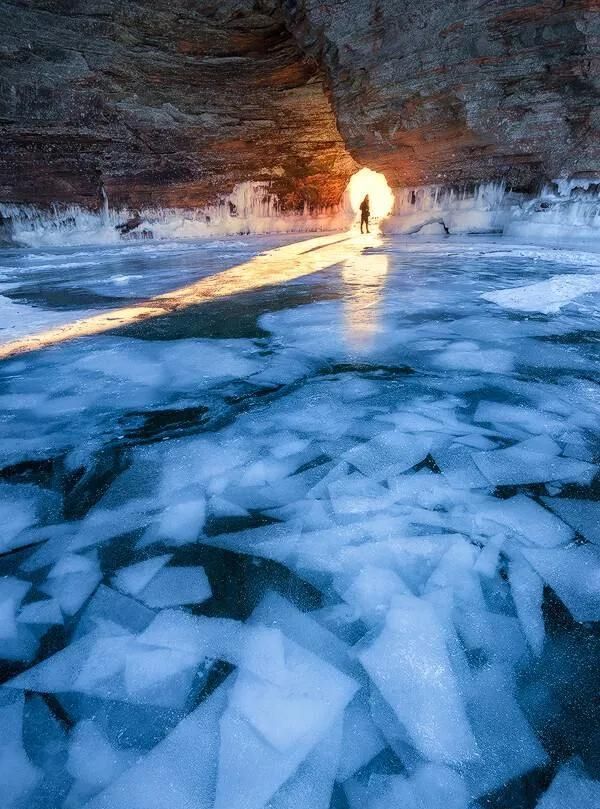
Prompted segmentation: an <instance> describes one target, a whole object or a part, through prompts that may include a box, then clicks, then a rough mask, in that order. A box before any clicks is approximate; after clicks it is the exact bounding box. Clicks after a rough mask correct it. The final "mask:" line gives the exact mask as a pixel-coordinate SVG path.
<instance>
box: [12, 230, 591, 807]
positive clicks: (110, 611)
mask: <svg viewBox="0 0 600 809" xmlns="http://www.w3.org/2000/svg"><path fill="white" fill-rule="evenodd" d="M262 244H263V243H262V242H261V245H262ZM390 244H391V247H390ZM390 244H387V243H383V244H382V245H379V246H378V247H375V246H372V247H370V248H369V256H370V261H369V262H367V265H368V267H369V268H371V269H372V268H376V267H378V266H379V262H381V266H380V269H382V272H381V274H380V276H378V277H380V280H381V279H385V286H382V288H381V289H378V290H375V292H376V297H375V298H373V294H374V287H375V286H376V284H375V275H373V277H371V276H370V275H369V277H368V279H367V280H368V283H365V284H363V283H362V280H361V272H360V270H361V267H362V265H361V263H360V261H361V259H360V257H359V258H357V259H356V262H355V265H356V266H355V270H356V272H354V271H353V273H352V275H351V277H350V276H349V274H348V272H346V271H344V272H338V271H337V270H335V269H331V270H326V271H323V272H321V273H319V277H318V278H317V277H316V276H315V277H312V276H310V275H308V276H306V277H297V278H296V279H295V280H294V281H293V282H290V283H289V284H284V285H282V287H281V288H278V289H277V290H273V289H269V290H267V291H266V292H265V291H263V292H264V295H263V293H261V296H262V297H261V296H259V297H258V298H255V297H254V296H253V295H248V296H243V301H242V302H237V301H236V302H233V303H232V302H231V301H230V302H229V303H228V305H230V304H231V305H234V303H235V306H236V307H238V308H236V309H235V312H236V314H235V316H232V315H231V314H230V313H228V309H227V306H225V305H224V304H223V306H221V304H219V303H218V302H212V303H210V304H206V307H207V308H206V312H207V317H206V318H203V317H202V316H200V314H199V311H200V310H199V308H198V309H197V308H196V307H193V309H190V310H181V311H174V312H169V313H168V314H165V315H164V317H160V318H156V319H155V320H149V321H146V322H145V324H144V328H143V330H142V332H140V330H139V329H140V327H139V324H132V325H131V327H130V328H131V331H130V330H129V327H128V328H127V329H123V330H120V331H119V332H116V331H115V332H114V333H112V334H110V335H108V334H107V335H103V336H101V335H98V336H96V337H93V336H92V337H89V338H86V339H83V340H76V341H72V342H69V343H64V344H57V345H55V346H54V347H53V348H52V349H51V350H48V351H37V352H32V353H30V354H23V355H22V356H19V357H14V358H10V359H8V360H6V362H4V363H3V364H2V365H1V366H0V383H1V388H2V394H1V396H0V406H2V408H3V409H4V410H5V412H6V414H7V417H6V418H2V419H0V450H2V458H3V460H2V465H1V467H0V472H1V473H2V483H1V484H0V518H1V529H0V660H1V667H2V687H1V688H0V719H1V720H2V721H1V723H0V725H1V727H2V733H0V737H1V738H0V795H1V797H0V804H1V805H2V809H4V807H5V806H6V809H84V808H85V809H344V807H346V806H347V807H348V809H398V808H399V807H402V809H483V807H485V806H488V805H490V806H492V805H493V806H494V807H497V809H534V807H535V809H558V807H560V809H592V807H593V809H596V807H597V806H598V805H600V802H599V801H600V799H599V797H598V784H599V783H600V778H599V776H600V772H599V771H598V767H597V760H596V759H597V756H595V752H594V749H593V748H594V744H595V741H597V740H596V737H595V736H594V733H595V731H594V728H595V727H596V725H597V721H598V712H597V706H596V703H595V702H594V699H593V697H592V696H591V694H593V693H595V689H596V683H595V679H594V678H595V672H596V668H597V665H596V660H595V658H596V657H597V649H598V621H599V620H600V607H599V604H600V555H599V549H598V544H599V542H600V533H599V530H600V529H599V520H600V510H599V508H600V506H599V498H598V477H597V475H598V466H597V462H598V442H597V427H598V423H599V415H600V386H598V384H597V382H596V380H595V377H594V373H595V369H596V365H597V358H596V356H595V354H594V347H595V343H594V339H595V338H594V334H595V332H594V329H595V325H593V316H594V305H593V301H594V300H595V299H594V298H593V295H594V292H593V289H592V286H593V285H590V284H589V283H588V282H586V285H585V290H586V294H585V295H583V294H581V295H580V294H579V291H581V290H582V288H583V287H582V286H581V285H580V284H579V281H578V279H579V278H580V276H585V278H590V277H591V276H592V274H593V273H597V270H598V266H600V265H599V264H598V261H597V259H595V258H594V257H590V256H588V257H587V258H586V257H585V256H584V254H582V253H573V254H571V253H567V252H562V253H560V254H559V253H557V252H556V251H550V250H541V251H535V250H533V248H525V247H514V246H510V245H508V244H507V243H506V242H504V243H502V244H498V243H488V242H483V241H481V242H480V241H479V240H477V241H471V242H466V243H460V244H458V243H456V242H453V241H452V240H451V239H449V240H447V241H445V242H444V243H443V244H441V243H436V242H432V243H429V244H427V243H420V244H419V245H418V244H417V243H415V242H413V241H411V240H408V241H406V242H403V243H402V244H400V243H396V242H392V243H390ZM265 245H266V246H268V245H267V242H265ZM259 248H260V245H258V244H257V245H248V244H246V243H239V244H237V243H235V244H234V243H231V244H228V247H227V250H228V251H231V257H230V258H227V259H226V258H225V257H224V252H223V251H224V247H223V245H221V246H220V247H218V246H217V247H208V246H205V247H204V248H203V250H204V252H202V253H201V254H199V253H198V252H197V250H198V248H197V247H192V246H191V245H187V246H186V248H185V250H184V249H183V248H179V249H175V247H173V246H171V247H169V246H168V245H164V252H161V251H157V249H156V247H153V246H144V247H143V248H142V246H138V247H135V249H134V247H132V248H131V250H132V252H131V254H129V253H127V252H119V251H116V249H115V252H114V254H113V253H111V252H110V251H107V252H106V253H104V252H103V253H102V256H103V257H104V259H103V260H105V262H106V267H109V268H110V267H112V270H110V271H109V272H105V266H104V265H103V264H97V263H95V262H96V261H97V255H98V254H97V253H96V252H94V250H92V249H85V248H83V247H82V248H79V249H78V253H77V254H74V255H70V254H69V255H66V256H64V255H62V254H59V253H58V252H56V251H55V252H53V253H52V254H48V255H47V254H42V253H30V252H24V253H23V255H22V256H20V257H14V258H11V259H10V260H11V261H13V262H14V264H10V265H8V264H7V260H5V259H4V258H2V257H0V269H1V270H2V272H3V273H6V276H7V279H8V281H9V282H10V284H11V285H12V284H17V285H18V284H19V283H21V281H22V276H24V275H26V274H27V273H30V272H33V273H36V276H35V277H40V278H41V277H42V276H44V274H45V273H50V274H51V273H52V272H54V271H53V270H52V267H54V263H58V264H57V266H58V270H57V272H58V271H59V270H60V272H64V270H65V265H64V264H61V263H60V262H61V261H62V262H66V263H68V262H67V258H69V256H70V258H71V260H72V262H73V264H74V265H75V267H77V268H80V269H81V272H79V271H78V275H77V284H78V285H82V286H83V287H84V288H85V289H86V290H87V291H88V292H89V293H90V295H91V294H92V293H93V295H94V296H96V298H97V297H99V298H101V297H102V295H103V294H106V293H103V292H102V290H103V289H104V290H110V294H111V295H117V296H118V294H120V295H123V296H126V297H127V298H128V299H129V300H131V299H132V298H139V297H143V296H146V295H151V294H155V293H156V290H157V289H158V288H159V286H160V288H161V289H162V288H164V289H172V288H174V287H176V286H177V285H179V284H180V283H181V280H180V275H178V273H182V274H186V276H189V277H190V278H196V277H197V276H198V274H199V273H201V272H204V271H205V266H204V259H206V260H207V261H209V264H210V268H209V269H210V271H211V272H212V271H213V270H219V269H222V268H223V266H224V264H225V263H226V262H228V261H231V263H235V262H236V261H237V260H238V259H240V260H241V258H242V257H243V256H245V255H250V254H251V253H252V252H253V250H254V251H258V250H259ZM123 249H125V248H123ZM127 249H129V248H127ZM260 249H262V248H260ZM79 252H81V255H79ZM228 255H229V254H228ZM61 256H62V257H61ZM150 257H151V258H152V262H153V263H152V267H153V272H152V273H146V272H142V270H141V269H140V265H142V266H143V267H145V266H146V262H147V261H149V259H150ZM199 258H201V259H202V260H201V261H200V260H199ZM371 259H372V260H373V261H372V263H371ZM81 262H90V263H88V264H84V265H81ZM115 262H116V264H117V265H118V270H117V269H116V268H115ZM129 262H132V263H133V264H134V265H135V266H131V267H129V268H127V265H128V264H129ZM210 262H212V263H210ZM5 265H6V266H5ZM121 265H124V266H121ZM200 265H201V266H202V269H201V270H199V269H198V267H199V266H200ZM367 265H366V266H367ZM13 266H14V267H16V268H17V269H16V270H11V269H10V267H13ZM83 266H84V267H86V268H87V269H86V270H85V272H84V271H83V269H82V267H83ZM61 267H62V269H60V268H61ZM174 267H176V268H177V269H176V270H175V269H174ZM344 267H345V270H347V267H346V265H344ZM353 267H354V264H353ZM44 268H45V269H44ZM338 269H339V268H338ZM383 269H385V272H383ZM126 270H127V272H126ZM134 270H135V271H134ZM467 270H468V271H467ZM207 272H208V270H207ZM336 273H337V274H336ZM364 275H365V277H366V272H365V273H364ZM113 276H115V277H118V278H119V279H121V280H119V281H118V282H117V281H115V280H114V277H113ZM553 276H557V277H562V276H569V277H571V276H572V282H573V283H570V284H568V285H566V286H565V285H564V284H562V286H561V289H560V290H559V289H558V287H557V286H556V285H548V282H549V281H550V280H551V279H552V277H553ZM124 278H127V279H130V280H128V281H127V282H125V281H124V280H123V279H124ZM178 279H179V280H178ZM55 280H57V282H58V280H60V282H61V284H62V286H61V289H63V290H64V293H65V295H66V296H68V294H69V291H70V289H71V286H70V284H71V282H70V281H67V280H65V278H62V277H61V278H60V279H55ZM40 283H41V284H42V285H43V283H44V282H43V281H40ZM382 283H383V282H382ZM538 284H545V286H538ZM364 286H366V287H367V288H368V289H366V290H364V289H363V287H364ZM532 287H535V288H534V289H532ZM77 288H78V289H79V286H78V287H77ZM527 288H528V289H527ZM119 290H120V292H119ZM561 290H562V291H561ZM565 290H567V291H569V290H570V291H569V300H566V298H565V299H564V300H563V298H560V295H562V294H563V292H565ZM578 290H579V291H578ZM574 292H577V295H576V296H574V295H571V293H574ZM280 293H281V296H282V297H281V300H280V298H279V297H278V296H279V294H280ZM367 293H368V294H367ZM482 293H483V294H484V295H485V297H484V298H482V297H481V295H482ZM504 293H506V294H504ZM508 293H510V294H508ZM551 293H552V294H551ZM555 293H556V294H555ZM559 293H560V295H559ZM53 294H54V293H53ZM78 294H79V293H78ZM363 294H364V295H365V296H366V297H362V295H363ZM550 294H551V297H548V298H547V299H546V298H545V297H543V296H546V295H548V296H550ZM565 294H566V293H565ZM377 296H379V297H377ZM519 296H520V297H519ZM540 296H541V297H540ZM534 297H537V298H540V300H537V308H536V312H537V314H535V313H534V310H533V309H532V308H529V307H530V306H531V305H532V301H533V298H534ZM96 298H94V299H96ZM559 298H560V300H559ZM274 301H275V303H274ZM490 301H494V302H495V303H501V302H502V305H490ZM515 301H516V303H518V304H519V306H515V305H513V306H512V307H509V304H511V303H512V304H514V303H515ZM280 304H281V307H280ZM107 305H109V304H107ZM211 307H214V309H213V308H211ZM32 308H33V307H32ZM507 308H511V311H507ZM40 311H41V313H42V314H43V313H44V311H45V310H44V309H43V307H40ZM528 312H531V314H528ZM46 314H47V317H48V322H50V321H51V320H52V318H51V315H52V313H51V312H48V313H46ZM54 314H55V313H54ZM41 316H42V315H41V314H40V317H41ZM369 318H371V320H369ZM357 319H358V320H359V321H360V322H359V323H358V324H357V322H356V321H357ZM364 319H366V321H368V322H363V320H364ZM141 336H143V337H147V338H148V339H140V337H141ZM596 735H597V734H596Z"/></svg>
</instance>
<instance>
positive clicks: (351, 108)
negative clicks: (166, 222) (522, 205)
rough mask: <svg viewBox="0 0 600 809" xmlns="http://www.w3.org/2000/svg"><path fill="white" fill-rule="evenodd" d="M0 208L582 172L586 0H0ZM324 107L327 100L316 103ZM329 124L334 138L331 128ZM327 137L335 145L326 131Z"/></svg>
mask: <svg viewBox="0 0 600 809" xmlns="http://www.w3.org/2000/svg"><path fill="white" fill-rule="evenodd" d="M0 14H1V15H2V20H3V24H2V27H1V29H0V138H1V141H2V149H1V150H0V200H1V201H4V202H10V201H14V202H33V203H37V204H42V205H44V204H49V203H52V202H76V203H80V204H84V205H89V206H95V205H97V204H98V200H99V194H98V189H99V185H100V183H101V182H104V185H105V187H106V191H107V193H108V196H109V200H110V203H111V205H121V204H127V205H129V206H130V207H135V206H142V205H150V206H156V205H163V206H177V207H188V206H202V205H204V204H205V203H207V202H209V201H215V200H216V199H218V198H219V197H220V196H222V195H225V194H227V193H228V192H229V191H231V190H232V188H233V186H234V185H235V184H236V183H238V182H242V181H244V180H265V179H268V180H272V181H273V190H274V191H275V192H276V193H278V195H279V197H280V199H281V201H282V205H283V206H284V207H285V208H286V209H288V210H289V209H300V208H302V207H303V206H305V205H306V204H308V205H309V206H314V207H318V206H322V205H329V204H332V203H335V202H337V201H338V199H339V197H340V194H341V192H342V190H343V188H344V186H345V184H346V181H347V179H348V177H349V175H350V174H351V173H352V172H353V171H354V170H355V168H356V164H355V162H354V161H355V160H356V161H357V162H358V163H360V164H362V165H368V166H370V167H371V168H373V169H376V170H380V171H384V172H385V173H386V176H387V178H388V180H389V181H390V183H391V184H392V185H393V186H395V187H399V186H406V185H410V186H412V185H422V184H431V183H433V184H441V185H447V184H454V183H470V182H478V181H482V180H488V179H505V180H506V181H507V182H508V183H509V184H511V185H512V186H514V187H516V188H518V189H521V190H528V189H532V188H533V187H534V186H535V185H536V184H537V183H538V182H540V181H541V180H544V179H550V178H554V177H558V176H567V175H576V176H577V175H579V176H581V175H589V174H597V173H599V172H600V146H599V143H600V138H599V137H598V127H599V119H600V104H599V103H598V101H599V98H600V92H599V81H600V80H599V70H600V68H599V42H600V33H599V32H600V23H599V20H598V17H599V13H598V3H597V0H541V1H540V0H538V1H537V2H536V0H529V1H528V0H517V1H515V0H491V1H490V2H486V3H482V2H480V0H460V1H459V0H446V2H443V3H440V2H439V0H419V2H415V0H360V2H359V0H329V1H328V2H325V1H324V0H256V2H254V0H220V2H217V1H216V0H150V1H149V2H145V3H142V2H133V0H30V1H27V0H16V2H5V0H0ZM330 99H331V103H330ZM338 130H339V131H338ZM340 133H341V135H340Z"/></svg>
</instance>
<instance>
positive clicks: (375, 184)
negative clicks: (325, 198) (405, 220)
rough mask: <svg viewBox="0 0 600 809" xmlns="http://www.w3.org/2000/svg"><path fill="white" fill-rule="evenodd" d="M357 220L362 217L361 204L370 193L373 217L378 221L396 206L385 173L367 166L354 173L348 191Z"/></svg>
mask: <svg viewBox="0 0 600 809" xmlns="http://www.w3.org/2000/svg"><path fill="white" fill-rule="evenodd" d="M346 193H347V195H348V201H349V204H350V208H351V209H352V211H353V213H354V215H355V220H356V221H358V220H359V219H360V204H361V202H362V200H363V199H364V198H365V195H366V194H368V195H369V204H370V210H371V219H372V221H373V222H374V223H377V222H379V221H381V220H382V219H384V218H385V217H386V216H388V215H389V214H390V213H391V212H392V209H393V207H394V193H393V191H392V189H391V188H390V186H389V185H388V181H387V180H386V178H385V175H384V174H382V173H381V172H379V171H373V170H372V169H369V168H367V167H366V166H365V167H363V168H361V169H359V170H358V171H357V172H356V174H353V175H352V177H351V178H350V181H349V183H348V188H347V191H346Z"/></svg>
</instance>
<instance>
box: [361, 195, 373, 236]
mask: <svg viewBox="0 0 600 809" xmlns="http://www.w3.org/2000/svg"><path fill="white" fill-rule="evenodd" d="M370 214H371V211H370V209H369V195H368V194H365V198H364V199H363V201H362V202H361V203H360V232H361V233H362V232H363V225H366V226H367V233H370V232H371V231H370V230H369V216H370Z"/></svg>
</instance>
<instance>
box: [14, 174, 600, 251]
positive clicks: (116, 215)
mask: <svg viewBox="0 0 600 809" xmlns="http://www.w3.org/2000/svg"><path fill="white" fill-rule="evenodd" d="M0 215H1V216H2V217H4V220H5V225H4V230H5V237H4V238H5V245H9V244H10V241H11V240H12V242H13V244H18V245H21V246H29V247H41V246H46V247H50V246H67V245H84V244H98V245H110V244H119V243H123V241H131V240H145V239H149V240H196V239H214V238H218V237H224V236H235V235H237V236H239V235H249V234H254V235H256V234H276V233H314V232H328V231H342V230H347V229H348V228H349V227H351V226H352V224H353V223H356V213H355V212H354V211H353V209H352V205H351V203H350V196H349V194H348V192H346V195H345V197H344V198H343V200H342V202H341V203H340V205H339V206H338V207H337V208H332V209H328V210H321V211H310V210H308V209H306V210H304V211H303V212H297V213H293V214H282V213H281V211H280V210H279V206H278V201H277V198H276V197H275V196H274V195H273V194H272V193H271V192H270V191H269V186H268V184H266V183H250V182H248V183H244V184H242V185H240V186H238V187H237V188H236V189H235V190H234V192H233V193H232V194H231V195H229V196H227V197H224V198H223V199H222V200H220V202H219V203H218V204H216V205H213V206H209V207H207V208H206V209H204V210H178V209H164V210H163V209H153V210H151V209H148V210H142V211H138V212H133V211H130V210H120V211H117V210H114V209H111V208H109V207H108V205H106V206H105V209H104V210H102V211H100V212H97V213H94V212H91V211H88V210H85V209H82V208H80V207H78V206H71V207H69V206H62V207H55V208H53V209H51V210H41V209H38V208H35V207H34V206H19V205H7V204H2V203H0ZM133 217H135V221H136V225H135V227H134V228H133V229H132V230H131V232H129V233H127V234H126V235H125V237H123V236H122V235H121V234H120V232H119V229H118V228H119V227H120V226H122V225H123V224H125V223H127V222H128V221H132V218H133ZM381 230H382V232H383V233H384V234H393V235H405V236H413V237H417V238H418V237H423V236H425V237H428V236H431V235H453V236H456V235H459V236H464V235H473V234H476V235H491V234H497V235H505V236H507V237H509V238H511V239H512V240H513V241H520V242H524V243H531V244H546V245H549V246H557V247H563V246H566V247H571V248H574V247H577V248H579V249H582V250H592V251H597V250H600V183H599V181H598V180H593V179H581V180H569V181H564V180H563V181H560V180H556V181H554V182H553V183H551V184H549V185H548V186H546V187H544V188H543V189H542V190H541V191H540V192H539V194H536V195H525V194H522V193H514V192H512V191H511V190H510V189H508V188H507V187H506V185H505V184H504V183H503V182H489V183H481V184H479V185H476V186H468V187H463V188H450V189H449V188H444V187H442V186H439V187H436V186H424V187H417V188H403V189H400V190H397V191H396V192H395V195H394V207H393V210H392V212H391V214H390V215H389V216H388V217H386V218H385V219H384V220H383V221H382V222H381ZM0 236H1V234H0ZM1 243H2V242H1V239H0V244H1Z"/></svg>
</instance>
